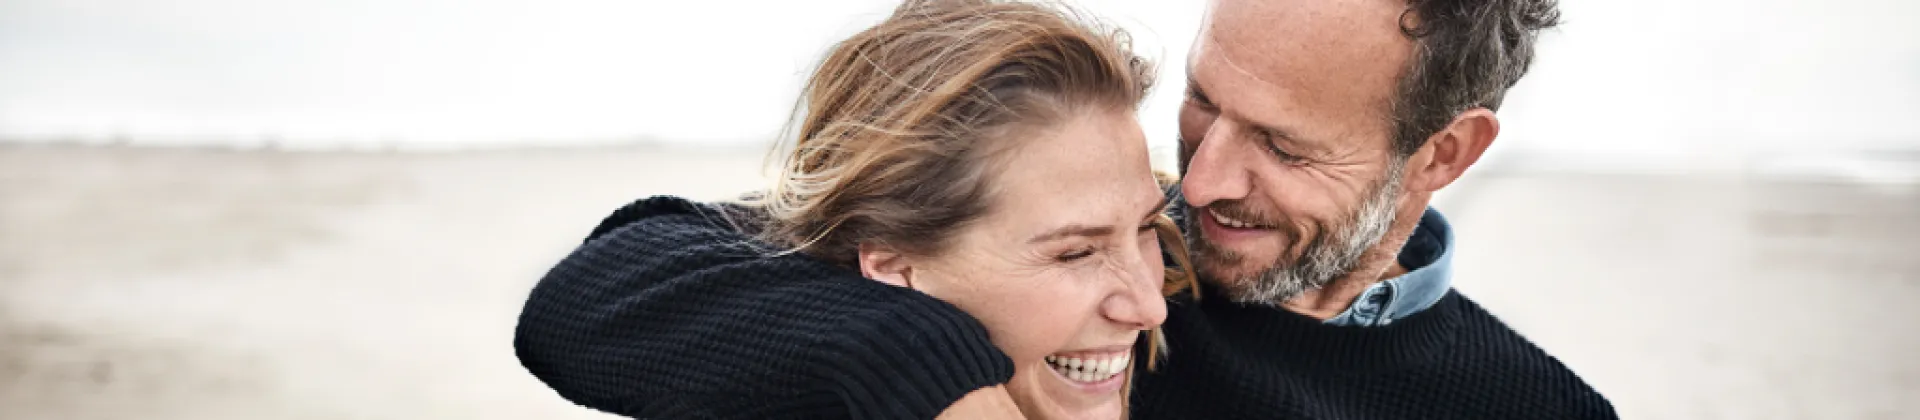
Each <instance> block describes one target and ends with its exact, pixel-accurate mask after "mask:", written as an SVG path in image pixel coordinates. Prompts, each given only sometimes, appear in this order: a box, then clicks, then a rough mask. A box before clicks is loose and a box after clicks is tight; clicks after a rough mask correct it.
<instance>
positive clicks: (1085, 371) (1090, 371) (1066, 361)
mask: <svg viewBox="0 0 1920 420" xmlns="http://www.w3.org/2000/svg"><path fill="white" fill-rule="evenodd" d="M1132 360H1133V358H1132V357H1131V356H1130V355H1128V354H1127V353H1119V354H1114V355H1110V356H1101V358H1086V359H1081V358H1074V357H1059V356H1047V365H1049V366H1052V367H1053V370H1055V371H1058V372H1060V375H1061V376H1066V377H1067V379H1072V380H1074V381H1077V382H1100V381H1104V380H1107V379H1112V378H1113V376H1114V375H1119V374H1120V372H1125V371H1127V367H1129V366H1131V365H1128V364H1127V363H1129V362H1131V361H1132Z"/></svg>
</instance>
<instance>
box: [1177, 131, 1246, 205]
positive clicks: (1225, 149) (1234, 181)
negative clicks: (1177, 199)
mask: <svg viewBox="0 0 1920 420" xmlns="http://www.w3.org/2000/svg"><path fill="white" fill-rule="evenodd" d="M1245 129H1246V128H1245V127H1244V126H1242V125H1241V124H1238V123H1235V122H1233V121H1232V120H1231V119H1228V118H1221V119H1219V120H1216V121H1214V122H1213V125H1212V126H1211V127H1209V128H1207V134H1206V135H1205V136H1202V137H1201V139H1200V144H1199V145H1197V146H1195V149H1194V152H1193V160H1192V161H1190V162H1188V163H1187V174H1186V176H1184V177H1182V178H1181V180H1180V193H1181V195H1183V196H1185V197H1186V200H1187V203H1188V204H1191V205H1193V206H1194V207H1206V206H1208V205H1211V204H1213V202H1215V201H1220V200H1239V199H1244V198H1246V197H1247V194H1250V193H1251V190H1252V186H1251V184H1252V179H1251V174H1249V173H1247V168H1246V165H1245V164H1244V163H1243V162H1245V159H1246V157H1247V155H1249V154H1250V153H1253V152H1250V151H1247V150H1245V149H1246V147H1245V145H1244V144H1240V143H1242V142H1241V141H1239V140H1240V138H1239V134H1240V132H1241V131H1243V130H1245Z"/></svg>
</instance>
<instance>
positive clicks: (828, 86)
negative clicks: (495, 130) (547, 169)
mask: <svg viewBox="0 0 1920 420" xmlns="http://www.w3.org/2000/svg"><path fill="white" fill-rule="evenodd" d="M1556 19H1557V11H1556V10H1555V5H1554V4H1553V2H1552V1H1551V0H1411V1H1408V0H1217V1H1215V2H1213V3H1212V4H1211V5H1210V6H1209V7H1208V11H1207V17H1206V21H1205V22H1204V24H1203V25H1202V26H1201V28H1202V29H1201V32H1200V33H1199V34H1198V36H1197V38H1196V39H1195V40H1194V42H1193V45H1194V48H1193V50H1192V54H1191V56H1189V57H1187V60H1186V62H1185V63H1184V64H1185V68H1186V70H1187V75H1188V79H1187V80H1186V91H1187V97H1186V99H1185V103H1184V104H1183V106H1182V107H1181V110H1180V114H1179V115H1178V118H1179V122H1180V124H1179V133H1180V146H1181V150H1180V177H1179V178H1178V179H1177V180H1176V179H1173V178H1172V177H1168V176H1158V175H1156V173H1155V172H1153V170H1152V169H1151V168H1150V165H1149V158H1148V151H1147V140H1146V138H1145V135H1144V133H1143V131H1142V130H1141V128H1140V125H1139V123H1138V121H1137V119H1136V116H1135V110H1136V109H1138V107H1139V105H1140V103H1141V101H1142V100H1143V98H1144V96H1145V94H1146V93H1147V91H1148V88H1149V87H1150V86H1151V85H1152V83H1153V80H1152V74H1153V73H1154V69H1153V65H1152V64H1151V63H1150V62H1148V61H1147V60H1144V59H1142V58H1141V57H1139V56H1136V55H1134V54H1133V53H1132V52H1131V51H1130V50H1129V48H1130V47H1129V45H1128V42H1127V39H1126V35H1125V34H1124V33H1122V32H1120V31H1118V30H1115V29H1112V28H1109V27H1105V26H1102V25H1101V24H1100V23H1099V22H1097V21H1095V20H1093V19H1091V18H1089V17H1087V16H1085V15H1082V14H1076V13H1072V12H1070V11H1069V10H1068V9H1066V8H1064V7H1060V6H1056V5H1049V4H1040V3H1029V2H1017V1H998V0H909V1H907V2H906V3H905V4H902V5H900V6H899V7H898V8H897V9H896V10H895V11H894V12H893V14H892V15H891V16H890V17H888V18H887V19H886V20H885V21H883V22H880V23H879V24H877V25H875V26H873V27H871V28H868V29H867V30H865V31H863V32H860V33H858V34H856V35H854V36H853V37H851V38H849V39H846V40H844V41H842V42H840V43H839V44H837V45H835V47H834V48H833V50H832V51H831V52H830V53H829V54H828V56H827V57H826V58H825V60H824V61H823V62H822V63H821V64H820V66H819V68H818V69H817V70H816V71H815V72H814V74H813V75H812V77H811V78H810V80H809V81H808V83H807V85H806V87H805V91H804V92H803V94H802V99H801V102H802V103H801V108H800V113H799V114H800V115H799V116H798V118H799V120H798V121H795V124H794V128H795V129H794V130H793V131H794V132H793V133H791V135H790V136H788V137H787V138H784V139H783V147H782V148H781V149H779V150H782V151H783V153H784V154H783V155H782V157H783V159H782V160H781V161H780V162H779V164H780V167H779V172H778V176H777V177H775V180H774V181H775V184H774V185H772V186H771V187H770V188H768V189H766V190H764V191H759V192H754V193H750V194H747V195H746V196H744V197H742V198H741V199H739V200H735V201H730V202H721V203H701V202H693V201H689V200H685V199H681V198H675V197H651V198H645V199H641V200H638V201H635V202H633V203H632V204H629V205H627V206H625V207H623V208H620V209H618V210H616V211H614V212H613V214H611V215H609V216H607V217H606V218H605V219H603V220H602V221H601V222H600V223H599V225H598V226H597V227H595V228H594V229H593V230H592V231H591V233H590V234H589V235H588V237H587V239H586V240H585V242H584V243H583V244H582V245H581V246H580V247H579V248H578V249H576V250H575V251H574V252H573V253H571V254H570V255H568V256H567V257H566V258H565V259H563V260H562V261H560V262H559V263H558V264H557V265H556V266H555V267H554V268H553V269H552V270H551V271H549V272H548V274H547V275H546V276H545V277H544V278H543V279H541V281H540V282H539V284H538V285H536V286H535V288H534V290H533V292H532V294H531V295H530V296H529V298H528V301H527V303H526V307H525V308H524V311H523V313H522V315H521V318H520V322H519V325H518V329H517V332H516V338H515V342H514V346H515V349H516V352H517V354H518V355H519V357H520V360H521V362H522V364H523V365H525V367H526V368H527V369H528V370H529V371H530V372H532V373H533V375H534V376H536V377H538V378H539V379H540V380H542V381H544V382H545V383H547V384H548V385H549V386H550V387H552V388H553V389H554V390H556V391H558V392H559V394H560V395H561V396H563V397H565V398H567V399H569V400H571V401H574V402H576V403H578V404H581V405H584V406H588V407H592V408H595V409H599V410H603V411H607V412H611V413H616V414H621V415H626V416H631V417H636V418H658V419H681V418H740V419H771V418H860V419H896V418H898V419H914V418H936V417H938V418H1029V419H1116V418H1135V419H1292V418H1300V419H1612V418H1617V415H1616V414H1615V413H1614V410H1613V407H1612V405H1611V404H1610V403H1609V402H1608V401H1607V400H1606V399H1605V398H1604V397H1603V396H1601V395H1600V394H1599V393H1597V392H1595V391H1594V390H1593V389H1592V388H1591V387H1590V386H1589V385H1587V384H1586V383H1585V382H1584V381H1583V380H1581V379H1580V377H1579V376H1578V375H1576V374H1575V373H1574V372H1572V371H1571V370H1569V369H1567V368H1566V367H1565V366H1563V365H1562V364H1561V363H1560V362H1559V361H1558V360H1557V359H1555V358H1554V357H1552V356H1550V355H1548V354H1546V353H1545V352H1543V351H1542V350H1541V349H1539V348H1538V347H1536V346H1534V345H1533V344H1532V343H1530V342H1529V341H1527V340H1526V339H1525V338H1523V337H1521V336H1520V335H1518V334H1516V333H1515V332H1514V331H1512V330H1511V329H1509V328H1508V327H1507V326H1506V325H1504V324H1503V323H1501V322H1500V321H1499V320H1498V319H1496V318H1495V317H1494V316H1493V315H1490V314H1488V313H1487V311H1486V310H1484V309H1483V308H1481V307H1480V306H1479V305H1477V304H1475V303H1474V302H1473V301H1472V300H1471V299H1468V298H1467V297H1466V296H1463V295H1462V294H1460V293H1459V292H1458V291H1456V290H1454V289H1453V288H1452V287H1451V285H1450V282H1451V278H1450V276H1451V271H1450V261H1451V256H1452V253H1453V247H1454V242H1453V237H1454V233H1453V231H1452V229H1451V227H1450V226H1449V225H1448V224H1447V221H1446V219H1445V218H1444V217H1442V216H1441V214H1440V213H1439V212H1438V211H1436V210H1434V209H1432V208H1430V207H1429V206H1428V204H1429V202H1430V201H1431V198H1432V195H1433V193H1434V192H1435V191H1438V190H1440V189H1442V188H1444V187H1446V186H1448V185H1449V184H1451V183H1452V182H1454V181H1455V180H1457V179H1458V178H1459V177H1460V176H1461V174H1462V173H1463V172H1465V171H1466V170H1467V168H1469V167H1471V166H1472V165H1473V164H1474V163H1475V162H1476V161H1477V160H1478V159H1479V158H1480V156H1481V154H1482V153H1483V152H1485V151H1486V150H1487V148H1488V147H1489V146H1490V145H1491V144H1492V143H1493V140H1494V138H1495V137H1496V135H1497V134H1498V133H1499V130H1500V125H1499V120H1498V119H1497V118H1496V117H1495V114H1494V111H1495V110H1496V109H1498V108H1499V106H1500V102H1501V98H1502V97H1503V96H1504V94H1505V92H1506V91H1507V89H1508V88H1510V87H1512V86H1513V84H1514V83H1515V82H1516V81H1517V80H1518V79H1519V78H1520V77H1521V75H1523V74H1524V73H1525V72H1526V69H1527V65H1528V62H1529V61H1530V60H1531V58H1532V56H1533V46H1534V40H1535V37H1536V34H1537V33H1538V31H1540V30H1541V29H1544V28H1547V27H1551V26H1553V25H1554V24H1555V21H1556ZM1150 117H1152V118H1165V117H1171V116H1150Z"/></svg>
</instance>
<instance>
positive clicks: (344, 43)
mask: <svg viewBox="0 0 1920 420" xmlns="http://www.w3.org/2000/svg"><path fill="white" fill-rule="evenodd" d="M894 3H895V2H894V1H885V0H854V1H772V0H768V1H675V2H663V1H634V0H466V1H452V0H377V1H376V0H172V1H167V2H158V1H151V0H146V1H142V0H6V1H0V137H10V138H15V139H50V138H81V139H107V138H114V137H121V138H127V139H131V140H133V141H136V142H149V143H161V144H167V143H204V142H227V141H239V142H250V141H257V140H258V139H261V138H264V137H276V138H279V139H281V140H282V141H284V142H287V143H312V144H333V143H341V142H347V143H378V142H384V141H394V142H402V143H406V144H415V145H470V144H486V143H492V144H498V143H504V142H530V141H542V142H570V141H603V140H617V139H631V138H635V137H651V138H657V139H662V140H669V141H686V142H702V143H721V142H729V143H743V142H745V143H761V142H765V141H767V139H768V137H769V136H771V135H773V134H774V133H775V132H777V130H778V129H779V128H780V126H781V124H783V123H784V122H785V119H786V117H787V114H788V111H789V109H790V107H791V105H792V102H793V98H794V97H795V95H796V94H797V90H798V88H799V83H800V80H801V79H802V78H803V77H804V76H805V73H806V71H807V70H808V69H809V67H810V66H811V65H812V64H813V62H814V60H816V59H818V58H819V55H820V54H822V53H823V52H824V51H825V50H826V48H827V46H828V45H829V44H830V43H831V42H832V41H834V40H836V39H838V38H840V37H843V36H845V35H847V34H850V33H851V32H853V31H855V30H858V29H859V28H861V27H862V26H864V25H866V24H868V23H871V22H872V21H873V20H876V19H879V18H880V17H881V16H883V15H884V13H885V12H886V11H888V10H890V9H891V7H892V4H894ZM1079 4H1082V5H1084V6H1086V7H1087V8H1089V9H1091V10H1093V11H1095V12H1096V13H1098V14H1100V15H1102V16H1105V17H1107V18H1109V19H1110V20H1113V21H1115V22H1117V23H1120V24H1123V25H1125V26H1127V27H1129V28H1131V30H1132V31H1133V32H1134V33H1135V36H1136V38H1138V39H1139V41H1140V44H1141V46H1142V47H1143V51H1144V52H1145V53H1146V54H1148V55H1149V56H1153V57H1157V58H1160V59H1161V62H1162V72H1161V80H1162V82H1161V85H1160V90H1158V91H1156V93H1155V94H1154V96H1153V97H1151V98H1150V99H1149V104H1148V106H1147V108H1146V109H1145V110H1144V111H1143V112H1142V118H1143V119H1144V121H1143V124H1144V125H1145V126H1146V128H1147V130H1148V133H1149V136H1150V137H1151V138H1152V139H1153V141H1155V142H1156V143H1157V145H1159V146H1161V147H1165V146H1166V145H1167V144H1169V143H1171V141H1172V139H1173V125H1172V124H1173V122H1174V110H1175V107H1176V106H1177V102H1178V100H1179V93H1178V89H1179V87H1180V85H1181V84H1182V83H1183V81H1184V75H1183V74H1182V72H1181V69H1180V62H1181V60H1182V59H1183V58H1184V56H1185V53H1186V51H1187V43H1188V42H1189V41H1190V40H1191V37H1192V36H1193V34H1194V33H1195V32H1196V28H1197V25H1198V23H1199V16H1200V13H1201V10H1202V3H1201V2H1199V1H1198V0H1081V1H1080V2H1079ZM1562 9H1563V10H1564V12H1565V15H1566V20H1567V23H1566V25H1564V26H1563V27H1562V28H1561V29H1559V30H1558V31H1556V32H1552V33H1549V34H1548V35H1546V37H1545V40H1544V41H1543V42H1544V45H1543V46H1542V51H1540V53H1539V59H1538V61H1537V64H1536V66H1535V69H1534V72H1533V73H1532V74H1531V75H1530V76H1528V78H1527V79H1526V80H1524V81H1523V82H1522V83H1521V85H1520V86H1519V88H1517V89H1516V91H1515V92H1514V93H1513V94H1512V95H1511V96H1510V98H1509V100H1508V104H1509V105H1508V109H1506V110H1504V111H1503V112H1502V121H1504V122H1505V128H1506V131H1505V133H1504V134H1503V136H1502V137H1501V142H1502V143H1501V146H1499V147H1497V148H1496V150H1544V151H1552V152H1567V153H1582V154H1602V155H1622V156H1663V155H1676V154H1690V153H1702V152H1711V151H1717V150H1744V151H1794V150H1843V149H1857V148H1875V147H1890V146H1920V26H1915V25H1912V24H1911V22H1912V21H1913V20H1915V19H1916V18H1920V2H1916V1H1913V0H1830V1H1820V2H1814V1H1784V0H1744V1H1735V0H1563V5H1562Z"/></svg>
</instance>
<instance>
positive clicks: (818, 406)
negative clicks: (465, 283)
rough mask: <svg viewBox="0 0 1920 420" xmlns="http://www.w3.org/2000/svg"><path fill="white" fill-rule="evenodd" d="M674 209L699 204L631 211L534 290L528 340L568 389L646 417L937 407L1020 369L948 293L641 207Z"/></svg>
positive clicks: (552, 377)
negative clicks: (902, 284) (935, 294)
mask: <svg viewBox="0 0 1920 420" xmlns="http://www.w3.org/2000/svg"><path fill="white" fill-rule="evenodd" d="M668 204H672V205H681V206H687V205H688V204H687V203H683V202H682V203H677V204H676V203H672V202H667V203H663V202H660V201H658V200H654V201H653V202H648V201H642V202H638V203H635V204H634V205H633V206H629V208H628V209H622V210H621V212H616V213H615V215H614V216H613V217H610V218H609V219H608V221H607V222H604V223H602V225H601V226H600V227H599V228H597V229H595V235H594V237H593V238H591V239H590V240H589V241H588V242H587V243H586V244H584V245H582V246H581V247H580V248H579V249H576V250H575V251H574V252H573V253H572V254H571V255H569V256H568V257H566V258H565V259H563V260H562V261H561V262H560V263H559V264H558V265H557V266H555V267H554V268H553V269H552V270H551V271H549V272H548V273H547V275H546V276H545V277H543V278H542V279H541V280H540V282H539V283H538V284H537V285H535V287H534V290H533V292H532V294H530V295H529V297H528V299H527V302H526V306H525V307H524V309H523V310H522V313H521V316H520V322H519V325H518V327H517V330H516V334H515V338H514V348H515V351H516V353H517V355H518V356H519V357H520V361H521V364H522V365H524V366H525V367H526V368H527V370H528V371H529V372H531V373H532V374H533V375H534V376H535V377H537V378H539V379H540V380H541V381H543V382H545V383H546V384H547V385H548V386H550V387H552V388H553V389H554V390H555V391H556V392H558V393H559V394H560V395H561V396H562V397H564V398H566V399H568V400H571V401H573V402H575V403H577V404H580V405H584V406H587V407H591V408H595V409H599V410H602V411H607V412H612V413H615V414H621V415H625V416H631V417H637V418H741V419H749V418H750V419H769V418H859V419H881V418H886V419H892V418H933V417H934V416H936V415H937V414H938V413H939V412H940V411H942V410H944V409H945V408H946V407H947V406H948V405H951V404H952V403H953V402H954V401H957V400H959V399H960V397H962V396H964V395H965V394H966V393H968V392H971V391H973V390H975V389H979V388H983V387H987V386H992V385H996V384H1001V383H1004V382H1006V381H1007V380H1008V379H1010V378H1011V377H1012V375H1013V368H1012V363H1011V361H1009V360H1008V359H1007V358H1006V356H1005V355H1004V354H1002V353H1001V352H1000V351H999V350H998V349H997V348H995V347H993V345H992V343H991V341H989V340H988V337H987V332H986V329H985V328H984V327H983V326H981V325H980V324H979V322H978V321H976V320H974V318H972V317H971V316H968V315H967V314H966V313H964V312H961V311H960V310H959V309H958V308H955V307H953V306H952V305H949V304H947V303H945V302H943V301H940V300H938V299H934V298H932V297H929V296H926V295H925V294H922V293H919V292H917V291H913V290H910V289H904V288H897V287H892V286H888V285H884V284H881V283H879V282H875V281H872V280H868V279H865V278H861V277H860V276H859V275H858V274H857V273H854V272H852V271H851V270H846V269H844V268H839V267H836V266H832V265H830V264H827V263H824V262H820V261H817V260H813V259H810V258H806V257H803V256H799V255H781V256H772V255H768V253H767V252H766V250H765V249H763V248H762V247H758V246H755V245H753V244H752V243H751V240H750V238H748V237H746V236H744V235H741V234H739V233H738V232H736V231H735V230H733V229H731V228H729V227H727V226H724V224H723V223H718V222H716V221H715V220H714V218H712V217H708V216H705V215H701V214H698V212H692V213H673V214H668V215H660V216H648V217H644V218H639V217H635V216H634V214H636V213H648V212H651V211H653V210H657V209H645V208H643V209H641V210H634V207H635V206H641V207H648V206H653V207H658V206H661V205H668ZM689 208H697V207H689ZM623 212H624V213H625V215H624V216H623ZM623 219H634V220H623Z"/></svg>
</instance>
